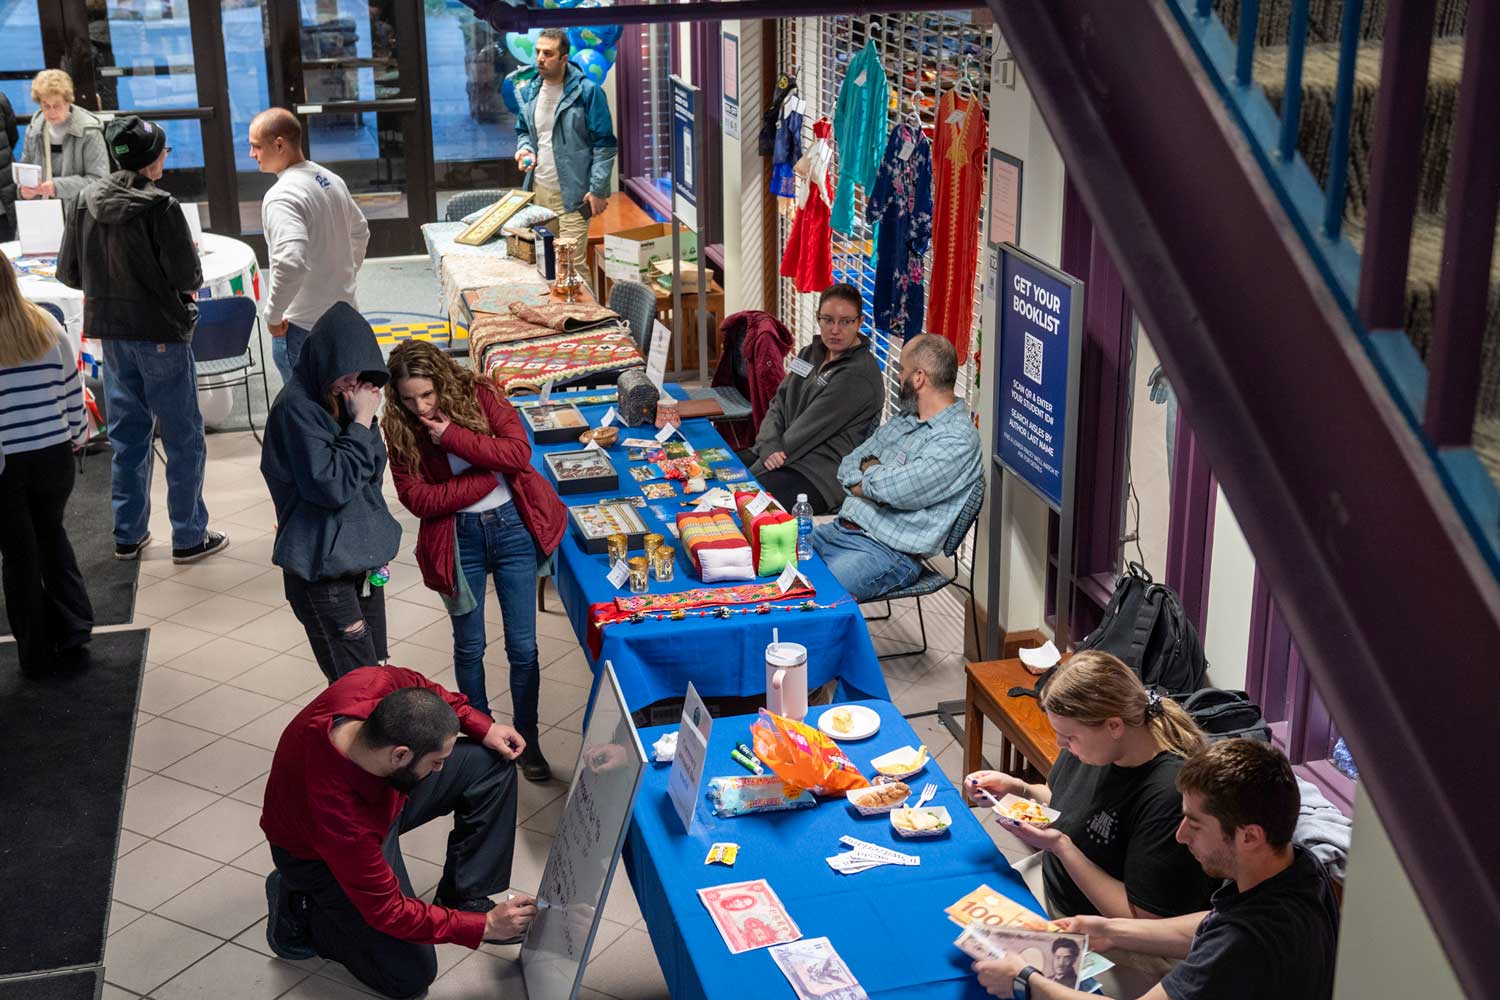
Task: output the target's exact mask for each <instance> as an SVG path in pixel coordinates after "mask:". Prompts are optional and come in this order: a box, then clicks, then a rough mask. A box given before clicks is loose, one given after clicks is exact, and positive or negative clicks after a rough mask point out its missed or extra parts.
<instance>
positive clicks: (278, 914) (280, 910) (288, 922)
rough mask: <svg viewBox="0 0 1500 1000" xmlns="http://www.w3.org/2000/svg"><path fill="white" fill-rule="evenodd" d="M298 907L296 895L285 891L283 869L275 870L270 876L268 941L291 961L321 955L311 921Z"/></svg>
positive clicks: (279, 953)
mask: <svg viewBox="0 0 1500 1000" xmlns="http://www.w3.org/2000/svg"><path fill="white" fill-rule="evenodd" d="M296 910H297V908H296V906H294V905H293V899H292V894H291V893H290V892H286V893H283V892H282V886H281V872H280V871H272V872H271V874H269V875H267V876H266V913H267V915H268V919H267V920H266V944H268V945H270V946H271V951H273V952H275V954H276V957H277V958H284V959H286V960H287V961H289V962H300V961H302V960H304V959H308V958H317V957H318V950H317V949H316V948H314V947H313V945H312V932H311V931H309V930H308V928H307V921H306V920H305V919H304V918H303V917H302V916H301V915H300V914H298V913H297V912H296Z"/></svg>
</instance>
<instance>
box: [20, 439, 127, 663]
mask: <svg viewBox="0 0 1500 1000" xmlns="http://www.w3.org/2000/svg"><path fill="white" fill-rule="evenodd" d="M74 474H75V472H74V466H73V448H72V446H71V445H69V444H67V443H66V442H64V443H62V444H55V445H52V446H51V447H49V448H39V449H37V450H36V451H22V452H16V453H13V454H10V455H6V456H5V471H4V472H3V473H0V559H3V562H4V569H3V572H0V576H3V580H4V586H5V609H6V612H7V613H8V614H9V615H10V627H11V630H12V631H13V632H14V633H15V636H16V647H17V649H16V652H17V654H18V655H19V657H20V660H21V665H22V666H23V667H26V668H27V669H33V670H34V669H38V668H45V667H46V666H48V665H49V662H50V661H51V659H52V657H53V656H54V655H56V653H57V651H58V650H59V649H71V648H76V647H78V646H81V645H83V644H84V643H85V642H88V640H89V635H90V633H91V632H92V631H93V628H94V607H93V605H92V604H91V603H90V602H89V595H88V591H87V590H86V589H85V588H84V585H83V574H82V573H80V572H78V560H77V559H76V558H75V557H74V555H73V545H72V543H70V542H69V541H68V532H67V529H66V528H64V527H63V512H64V510H65V509H66V508H67V505H68V495H69V494H71V493H72V492H73V476H74ZM94 474H95V475H102V474H104V473H103V471H102V470H100V469H95V470H94Z"/></svg>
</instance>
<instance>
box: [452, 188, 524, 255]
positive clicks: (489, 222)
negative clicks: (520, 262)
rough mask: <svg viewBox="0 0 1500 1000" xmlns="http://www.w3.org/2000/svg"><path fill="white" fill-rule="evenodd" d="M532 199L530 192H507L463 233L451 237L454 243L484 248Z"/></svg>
mask: <svg viewBox="0 0 1500 1000" xmlns="http://www.w3.org/2000/svg"><path fill="white" fill-rule="evenodd" d="M532 197H533V194H532V192H530V191H507V192H506V193H505V196H504V197H502V198H501V199H500V200H499V201H497V202H495V203H494V204H493V205H491V206H490V207H489V208H487V209H485V212H484V214H483V215H481V216H480V217H479V218H477V219H475V220H474V222H473V224H472V225H470V226H469V227H468V228H467V229H465V230H464V231H463V232H461V233H459V234H458V235H457V236H455V237H453V242H454V243H462V244H464V245H465V246H471V247H478V246H484V244H486V243H488V242H489V241H490V240H492V239H494V238H495V234H496V233H498V232H499V231H500V227H501V226H503V225H505V223H506V220H508V219H509V218H510V217H511V216H512V215H515V214H516V213H517V212H519V211H520V210H521V206H523V205H525V204H526V203H527V202H528V201H530V200H531V199H532Z"/></svg>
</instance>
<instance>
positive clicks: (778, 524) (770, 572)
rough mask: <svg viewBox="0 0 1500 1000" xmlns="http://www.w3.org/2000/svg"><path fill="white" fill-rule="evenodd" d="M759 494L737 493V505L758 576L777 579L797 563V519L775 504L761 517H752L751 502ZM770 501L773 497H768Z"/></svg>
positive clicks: (772, 503) (773, 501)
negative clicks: (790, 564)
mask: <svg viewBox="0 0 1500 1000" xmlns="http://www.w3.org/2000/svg"><path fill="white" fill-rule="evenodd" d="M759 495H760V493H759V492H750V493H736V494H735V495H734V505H735V507H736V508H738V510H739V512H740V524H742V525H744V530H745V538H746V539H748V540H749V542H750V553H751V559H752V561H753V563H754V565H755V575H756V576H775V575H776V574H777V573H780V572H781V571H782V570H783V569H785V568H786V564H787V563H794V562H796V561H797V519H796V518H795V517H793V516H792V515H790V514H788V513H787V512H786V511H784V510H782V509H781V504H779V503H777V502H776V501H775V500H771V503H770V505H769V506H768V507H766V509H765V510H763V511H761V512H760V513H759V514H751V513H750V511H749V509H748V508H749V506H750V501H752V500H754V499H755V498H756V497H757V496H759ZM766 496H767V498H768V499H769V498H770V494H769V493H768V494H766Z"/></svg>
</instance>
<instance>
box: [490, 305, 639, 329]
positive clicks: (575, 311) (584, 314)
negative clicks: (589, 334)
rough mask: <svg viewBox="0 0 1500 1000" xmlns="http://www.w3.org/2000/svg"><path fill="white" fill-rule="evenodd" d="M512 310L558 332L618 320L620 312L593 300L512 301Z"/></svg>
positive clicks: (521, 316) (523, 317)
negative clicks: (539, 303) (542, 302)
mask: <svg viewBox="0 0 1500 1000" xmlns="http://www.w3.org/2000/svg"><path fill="white" fill-rule="evenodd" d="M510 311H511V312H512V313H514V314H515V316H516V318H517V319H522V320H525V321H526V322H528V323H535V324H536V325H537V326H545V327H547V328H549V329H551V330H555V331H557V332H558V333H577V332H578V331H579V330H587V329H590V328H592V327H594V326H597V325H598V324H600V323H603V322H605V321H607V320H618V319H619V318H620V314H619V313H617V312H615V311H614V310H613V309H610V308H608V307H607V306H601V305H597V304H595V303H593V302H548V303H545V304H541V305H538V304H535V303H530V302H516V303H512V304H511V307H510Z"/></svg>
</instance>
